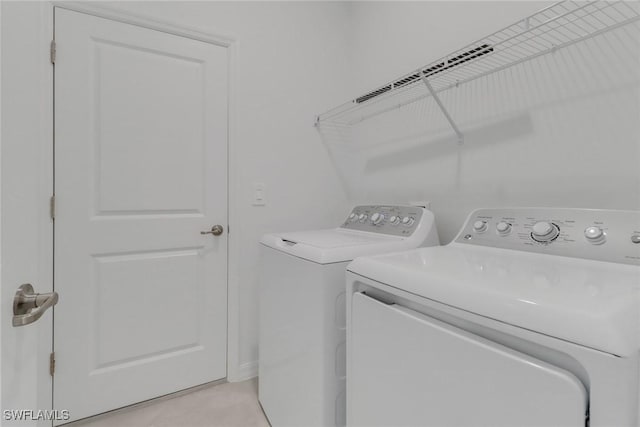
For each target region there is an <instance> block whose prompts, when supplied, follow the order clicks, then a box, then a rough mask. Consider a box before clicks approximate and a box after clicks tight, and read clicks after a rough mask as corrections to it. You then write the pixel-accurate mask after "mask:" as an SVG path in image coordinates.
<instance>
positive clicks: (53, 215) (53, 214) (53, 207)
mask: <svg viewBox="0 0 640 427" xmlns="http://www.w3.org/2000/svg"><path fill="white" fill-rule="evenodd" d="M49 214H50V215H51V219H56V196H51V198H50V199H49Z"/></svg>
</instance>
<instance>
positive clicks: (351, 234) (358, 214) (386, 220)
mask: <svg viewBox="0 0 640 427" xmlns="http://www.w3.org/2000/svg"><path fill="white" fill-rule="evenodd" d="M260 243H261V244H263V245H265V246H268V247H270V248H273V249H277V250H279V251H282V252H285V253H288V254H290V255H293V256H297V257H299V258H304V259H307V260H309V261H313V262H316V263H319V264H330V263H335V262H345V261H351V260H352V259H354V258H355V257H357V256H363V255H375V254H380V253H387V252H394V251H402V250H407V249H413V248H417V247H419V246H423V245H429V246H431V245H437V244H439V240H438V233H437V230H436V227H435V222H434V217H433V213H431V211H429V210H427V209H425V208H423V207H419V206H382V205H368V206H356V207H355V208H354V209H353V210H352V211H351V213H350V214H349V216H348V217H347V219H346V220H345V221H344V223H343V224H342V225H341V226H340V227H338V228H332V229H326V230H309V231H298V232H288V233H275V234H267V235H265V236H263V237H262V239H261V240H260Z"/></svg>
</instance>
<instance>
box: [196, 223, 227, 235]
mask: <svg viewBox="0 0 640 427" xmlns="http://www.w3.org/2000/svg"><path fill="white" fill-rule="evenodd" d="M223 231H224V228H222V226H221V225H220V224H218V225H214V226H213V227H211V230H210V231H201V232H200V234H213V235H214V236H219V235H221V234H222V232H223Z"/></svg>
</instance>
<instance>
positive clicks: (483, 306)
mask: <svg viewBox="0 0 640 427" xmlns="http://www.w3.org/2000/svg"><path fill="white" fill-rule="evenodd" d="M347 306H348V310H347V347H348V361H347V425H348V426H438V427H445V426H473V427H476V426H491V427H497V426H505V427H513V426H519V427H522V426H532V427H533V426H535V427H542V426H556V427H557V426H562V427H573V426H581V427H584V426H589V425H590V426H591V427H603V426H608V427H613V426H615V427H623V426H627V427H637V426H638V425H639V423H640V416H639V410H638V406H639V405H638V401H639V391H638V388H639V382H640V374H639V365H640V212H630V211H626V212H624V211H604V210H577V209H544V208H533V209H481V210H477V211H475V212H473V213H472V214H471V215H470V216H469V218H468V219H467V221H466V224H465V225H464V227H463V228H462V230H461V232H460V233H459V234H458V236H457V237H456V238H455V240H454V241H453V242H452V243H450V244H448V245H446V246H439V247H434V248H422V249H417V250H412V251H407V252H404V253H396V254H390V255H383V256H376V257H363V258H358V259H356V260H355V261H354V262H353V263H351V264H350V265H349V267H348V273H347Z"/></svg>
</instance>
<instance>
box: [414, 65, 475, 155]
mask: <svg viewBox="0 0 640 427" xmlns="http://www.w3.org/2000/svg"><path fill="white" fill-rule="evenodd" d="M420 79H421V80H422V83H424V85H425V86H426V87H427V89H428V90H429V93H430V94H431V96H432V97H433V100H434V101H436V104H438V107H440V110H441V111H442V114H444V117H445V118H446V119H447V121H448V122H449V124H450V125H451V128H452V129H453V131H454V132H455V133H456V136H457V137H458V143H459V144H463V143H464V135H463V134H462V132H461V131H460V128H458V125H456V122H455V121H454V120H453V118H452V117H451V114H449V111H447V108H446V107H445V106H444V104H443V103H442V100H441V99H440V97H439V96H438V94H437V92H436V91H435V89H433V86H431V83H429V80H428V79H427V76H426V75H425V74H424V71H422V70H420Z"/></svg>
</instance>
